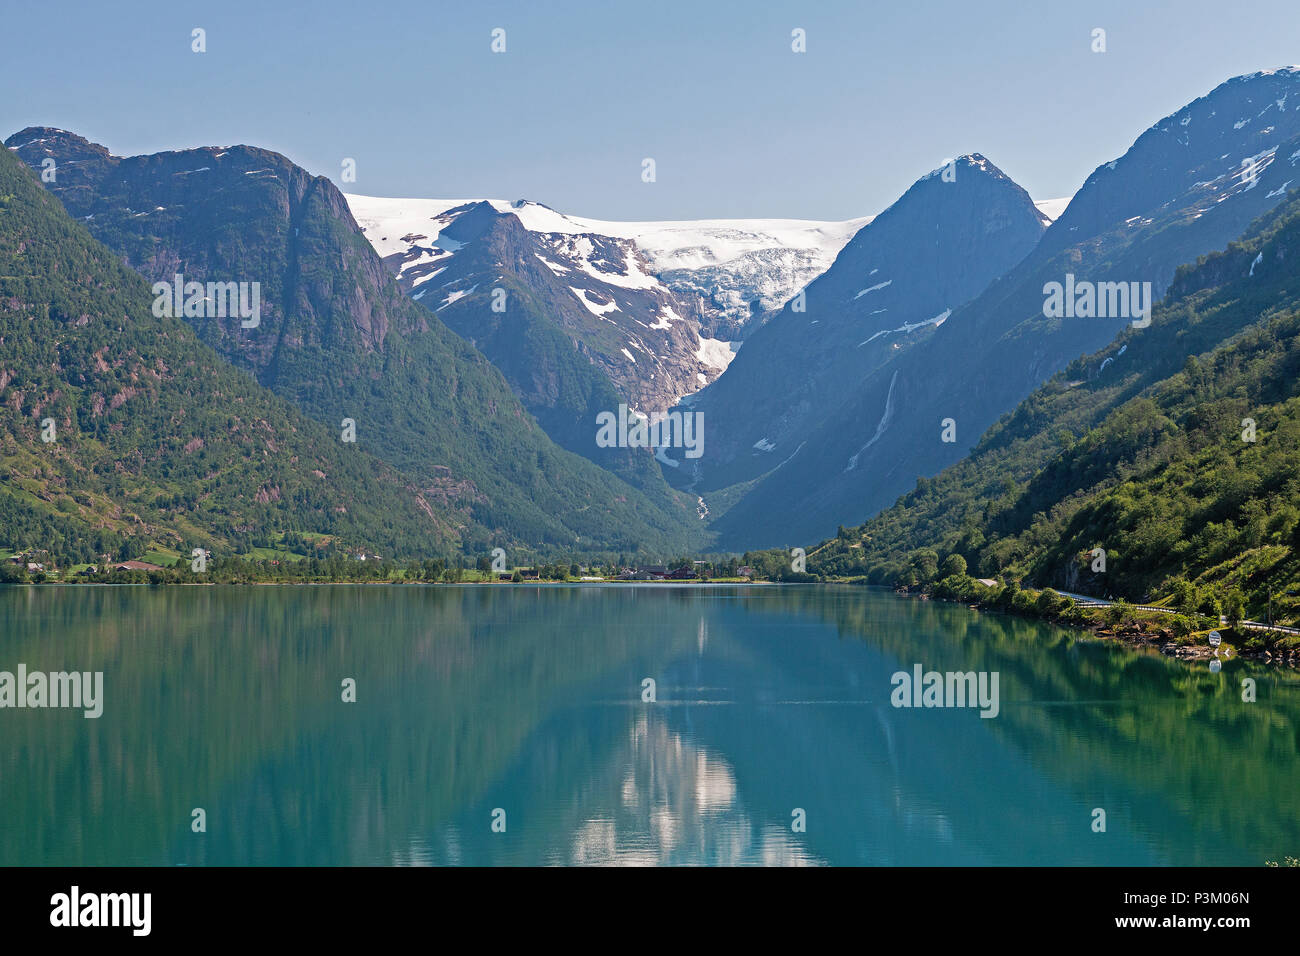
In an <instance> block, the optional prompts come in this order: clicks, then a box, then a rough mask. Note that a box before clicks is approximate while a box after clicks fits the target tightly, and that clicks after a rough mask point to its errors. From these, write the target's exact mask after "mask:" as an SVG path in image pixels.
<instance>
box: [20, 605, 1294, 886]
mask: <svg viewBox="0 0 1300 956" xmlns="http://www.w3.org/2000/svg"><path fill="white" fill-rule="evenodd" d="M20 664H23V665H25V666H26V669H27V671H28V672H32V671H44V672H53V671H70V670H77V671H89V672H95V671H102V672H103V675H104V677H103V688H104V689H103V695H102V696H103V700H102V702H101V703H102V707H103V713H102V715H101V716H100V717H99V718H97V719H87V718H85V717H84V716H83V715H82V712H81V711H80V710H72V709H49V708H46V709H31V708H24V709H16V708H4V709H0V865H5V866H9V865H43V864H51V865H52V864H59V865H110V864H112V865H135V864H151V865H204V864H209V865H338V864H364V865H393V864H395V865H421V864H434V865H444V864H470V865H498V864H500V865H530V864H783V865H799V864H808V865H828V864H829V865H859V864H865V865H873V866H874V865H921V864H935V865H985V864H992V865H999V864H1043V865H1053V864H1062V865H1094V864H1114V865H1208V864H1243V865H1252V866H1255V865H1259V864H1261V863H1263V861H1264V860H1266V859H1279V858H1281V857H1282V856H1284V855H1286V854H1291V855H1300V800H1297V799H1296V789H1295V788H1296V782H1297V780H1300V772H1298V770H1300V764H1298V761H1297V757H1298V755H1300V694H1298V693H1297V692H1298V691H1300V680H1297V677H1296V675H1295V674H1294V673H1292V672H1285V671H1278V670H1276V669H1267V668H1264V667H1261V666H1257V665H1253V664H1250V663H1246V662H1241V661H1237V660H1232V661H1229V662H1226V663H1225V664H1224V665H1223V667H1222V670H1221V671H1219V672H1217V673H1213V672H1211V670H1210V669H1209V667H1208V665H1207V664H1206V663H1204V662H1197V663H1184V662H1180V661H1175V660H1170V659H1166V658H1164V657H1161V656H1160V655H1158V654H1154V653H1151V652H1141V651H1136V650H1133V649H1130V648H1127V647H1124V646H1121V645H1117V644H1113V643H1108V642H1103V641H1099V640H1096V639H1092V638H1090V637H1088V636H1087V635H1080V634H1077V633H1073V632H1069V631H1066V630H1062V629H1060V628H1057V627H1053V626H1050V625H1046V624H1042V623H1039V622H1036V621H1031V620H1026V619H1021V618H1016V617H1011V616H1004V615H1000V614H991V613H984V612H977V611H973V610H970V609H968V608H965V607H962V606H958V605H949V604H943V603H938V602H927V601H917V600H911V599H906V598H900V597H897V596H895V595H893V594H892V593H888V592H881V591H875V590H869V589H861V588H848V587H829V586H818V585H795V586H767V587H762V586H754V587H733V586H689V585H688V586H673V585H664V584H648V585H640V586H638V585H581V586H569V585H542V586H518V585H516V586H463V587H461V586H455V587H452V586H416V585H411V586H319V587H312V586H300V587H168V588H146V587H94V586H84V587H6V588H0V671H7V672H14V673H16V671H17V668H18V665H20ZM916 665H921V667H922V668H923V670H924V671H931V670H933V671H938V672H944V673H946V672H955V673H963V672H981V673H984V674H986V675H991V674H996V675H997V685H996V686H997V689H998V697H999V700H998V708H997V713H996V716H988V717H983V716H981V711H980V710H979V709H977V708H975V707H971V706H965V707H961V706H952V707H896V706H894V705H893V703H892V702H891V696H893V695H894V694H895V683H894V681H893V675H894V674H895V673H897V672H904V673H908V674H911V673H912V672H913V669H914V667H915V666H916ZM1243 678H1250V679H1252V680H1254V681H1255V694H1256V697H1257V699H1256V700H1255V701H1253V702H1246V701H1243V700H1242V686H1243V685H1242V680H1243ZM347 680H351V681H355V701H354V702H353V701H345V700H344V699H343V698H344V696H346V691H345V689H344V682H345V681H347ZM648 680H649V681H653V685H650V684H648V683H647V681H648ZM651 686H652V687H653V697H654V699H653V700H646V699H644V698H645V697H648V696H651V694H650V690H651ZM919 699H920V698H919V697H918V698H917V700H919ZM949 702H951V701H949ZM196 810H202V814H201V819H202V822H203V823H204V824H205V827H206V828H205V830H204V832H195V831H194V827H195V826H196V825H197V824H196V823H195V821H196V820H198V819H199V818H200V817H199V816H196V815H195V811H196ZM1097 810H1101V811H1104V815H1105V816H1104V822H1105V830H1104V832H1098V831H1097V829H1096V827H1097V825H1098V824H1097V821H1099V820H1100V818H1099V817H1098V816H1097V815H1096V813H1095V811H1097Z"/></svg>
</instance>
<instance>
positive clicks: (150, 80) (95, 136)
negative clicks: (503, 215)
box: [0, 0, 1300, 219]
mask: <svg viewBox="0 0 1300 956" xmlns="http://www.w3.org/2000/svg"><path fill="white" fill-rule="evenodd" d="M285 8H289V9H285ZM3 23H4V35H3V36H0V90H3V95H2V96H0V131H2V132H3V135H4V136H8V135H9V134H10V133H12V132H15V131H16V130H18V129H21V128H22V127H24V126H28V125H49V126H58V127H62V128H65V129H70V130H73V131H75V132H78V133H81V134H82V135H85V136H87V137H88V138H90V139H92V140H94V141H96V142H100V143H103V144H104V145H106V146H108V147H109V148H110V149H111V150H112V151H113V152H114V153H117V154H119V155H133V154H136V153H141V152H154V151H157V150H164V149H178V148H185V147H191V146H205V145H229V144H232V143H250V144H254V145H259V146H265V147H268V148H271V149H275V150H278V151H280V152H282V153H284V154H286V155H287V156H289V157H290V158H291V159H293V160H294V161H296V162H298V163H300V164H301V165H303V166H305V167H307V168H308V169H309V170H311V171H312V172H315V173H320V174H324V175H327V176H330V177H331V178H332V179H334V180H335V182H339V179H340V163H341V161H342V159H343V158H344V157H354V158H355V159H356V161H357V182H356V184H355V185H351V184H344V188H345V189H346V190H347V191H352V192H361V193H368V194H372V195H380V196H434V197H442V198H449V197H477V196H488V197H494V198H505V199H517V198H528V199H534V200H537V201H539V202H544V203H547V204H548V205H551V206H554V207H556V208H558V209H561V210H563V211H567V212H572V213H576V214H582V215H587V216H597V217H603V218H608V219H641V218H644V219H673V218H701V217H722V216H782V217H794V218H824V219H843V218H848V217H851V216H858V215H865V214H868V213H875V212H879V211H880V210H881V209H883V208H884V207H885V206H887V205H888V204H889V203H890V202H892V201H893V200H894V199H895V198H897V196H898V195H899V194H900V193H901V192H902V191H903V190H904V189H906V188H907V186H908V185H910V184H911V182H912V181H913V180H915V179H916V178H917V177H918V176H920V175H922V174H923V173H925V172H926V171H927V170H929V169H932V168H934V167H935V166H937V165H939V163H940V162H941V161H942V160H943V159H944V158H945V157H948V156H954V155H958V154H960V153H965V152H981V153H984V154H985V155H986V156H988V157H989V158H990V159H991V160H992V161H993V162H994V163H996V164H997V165H998V166H1000V167H1001V168H1002V169H1003V170H1004V171H1005V172H1007V173H1008V175H1010V176H1011V177H1012V178H1014V179H1015V180H1017V181H1018V182H1019V183H1020V184H1021V185H1023V186H1024V187H1025V188H1026V189H1027V190H1028V191H1029V192H1030V194H1031V195H1033V196H1034V198H1036V199H1047V198H1055V197H1058V196H1066V195H1070V194H1072V193H1073V192H1075V191H1076V190H1077V189H1078V187H1079V186H1080V185H1081V184H1082V182H1083V180H1084V179H1085V178H1086V177H1087V175H1088V173H1089V172H1091V171H1092V170H1093V169H1094V168H1095V167H1096V166H1097V165H1099V164H1100V163H1103V162H1106V161H1109V160H1110V159H1113V158H1115V157H1116V156H1118V155H1120V154H1121V153H1122V152H1123V151H1124V150H1125V149H1127V148H1128V146H1129V144H1130V143H1131V142H1132V140H1133V139H1134V138H1135V137H1136V136H1137V135H1138V134H1140V133H1141V132H1142V131H1143V130H1144V129H1146V128H1147V127H1148V126H1150V125H1151V124H1152V123H1153V122H1155V121H1156V120H1158V119H1159V118H1160V117H1162V116H1165V115H1167V114H1169V113H1171V112H1173V111H1175V110H1177V109H1178V108H1179V107H1181V106H1182V105H1183V104H1185V103H1187V102H1189V101H1190V100H1192V99H1195V98H1196V97H1197V96H1200V95H1203V94H1204V93H1206V92H1208V91H1209V90H1210V89H1212V88H1213V87H1214V86H1216V85H1217V84H1218V83H1220V82H1221V81H1223V80H1224V79H1226V78H1228V77H1230V76H1235V75H1238V74H1241V73H1249V72H1253V71H1255V70H1259V69H1268V68H1273V67H1277V66H1283V65H1288V64H1292V63H1300V4H1297V2H1296V0H1252V2H1251V3H1249V4H1244V5H1243V4H1225V3H1223V2H1222V0H1215V2H1208V0H1184V2H1174V0H1151V2H1143V0H1124V2H1109V0H1102V2H1091V0H1090V2H1087V3H1083V2H1061V0H1039V2H1023V3H1006V2H979V3H970V2H934V3H918V2H914V0H898V2H894V3H888V4H885V3H874V2H864V0H859V2H841V0H816V2H810V0H799V2H771V0H767V2H765V0H752V2H710V0H687V2H679V0H651V2H646V3H632V2H627V0H584V2H563V0H547V2H543V0H526V2H525V0H516V2H511V3H479V2H462V3H447V2H436V0H435V2H424V3H404V2H372V3H363V2H358V0H349V2H338V0H315V2H312V3H294V4H287V3H277V2H274V0H261V2H244V0H223V2H211V0H209V2H205V3H185V2H157V3H155V2H151V0H142V2H132V3H129V4H123V5H119V4H110V3H103V2H96V3H79V2H74V3H71V4H60V5H56V6H53V7H52V6H50V5H48V4H39V3H21V4H9V5H8V8H7V9H6V10H5V13H4V15H3ZM194 27H202V28H204V29H206V31H207V45H208V51H207V52H206V53H204V54H201V55H200V54H195V53H192V52H191V51H190V31H191V29H192V28H194ZM494 27H503V28H504V29H505V30H506V37H507V52H506V53H504V54H493V53H492V52H491V51H490V48H489V45H490V41H491V38H490V33H491V30H492V29H493V28H494ZM795 27H802V28H804V29H805V30H806V31H807V37H808V41H807V42H808V51H807V53H804V54H795V53H792V52H791V50H790V31H791V30H792V29H793V28H795ZM1094 27H1102V28H1104V29H1105V30H1106V31H1107V46H1108V51H1107V52H1106V53H1104V54H1095V53H1093V52H1091V49H1090V45H1091V37H1090V34H1091V31H1092V29H1093V28H1094ZM647 156H648V157H653V158H654V159H655V161H656V163H657V174H658V181H657V182H655V183H654V184H645V183H643V182H641V177H640V173H641V160H642V158H643V157H647Z"/></svg>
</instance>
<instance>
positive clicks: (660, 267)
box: [347, 195, 872, 341]
mask: <svg viewBox="0 0 1300 956" xmlns="http://www.w3.org/2000/svg"><path fill="white" fill-rule="evenodd" d="M347 199H348V204H349V206H351V208H352V214H353V216H354V217H355V218H356V220H357V222H358V223H359V224H360V225H361V227H362V228H363V229H364V230H365V231H366V236H367V237H368V238H369V239H370V241H371V243H372V244H373V245H374V247H375V249H376V250H377V251H378V252H379V254H380V256H381V257H384V258H385V259H387V258H388V257H389V256H393V255H395V254H397V253H403V254H404V255H405V254H407V253H409V252H410V251H412V250H413V249H419V250H420V251H421V252H422V255H420V256H411V257H409V258H404V259H403V260H401V262H402V270H403V272H405V271H407V270H409V269H411V268H414V267H418V266H428V265H432V264H433V263H434V262H435V261H437V260H439V259H445V258H447V257H448V256H450V255H452V254H454V253H455V252H456V251H457V249H458V248H459V246H458V245H457V244H456V243H455V241H454V240H451V241H450V242H448V241H446V239H449V238H450V237H446V238H444V239H443V240H442V241H440V240H439V238H438V232H437V231H436V230H438V229H440V228H445V227H446V226H449V225H450V224H451V223H452V222H453V221H454V220H455V219H456V218H458V217H459V215H461V214H462V213H463V212H464V211H465V210H466V209H469V208H473V207H475V206H477V205H478V204H479V203H485V204H487V205H488V206H490V207H491V208H492V209H494V210H496V211H497V212H499V213H503V214H510V215H514V216H515V217H516V218H518V219H519V221H520V223H521V224H522V225H523V227H524V228H525V229H526V230H528V231H529V232H531V233H534V234H537V235H539V236H547V237H550V238H549V239H548V240H547V241H548V242H549V243H550V244H551V245H552V246H553V247H555V248H556V250H557V252H560V253H562V254H564V255H568V256H572V255H573V254H574V253H575V252H577V253H579V254H581V253H582V252H583V251H585V247H584V246H583V244H581V243H576V242H574V241H572V240H564V239H561V238H560V237H562V236H590V237H604V238H608V239H620V240H628V241H630V242H631V243H632V245H633V246H634V247H635V248H636V250H637V252H638V253H639V257H638V258H640V259H642V260H643V261H644V262H645V264H646V269H647V273H648V274H649V275H650V276H653V277H654V278H655V279H657V280H658V281H659V282H660V283H662V284H663V285H664V286H665V287H666V288H668V289H670V290H671V291H672V292H673V293H675V294H676V295H678V296H680V297H681V299H682V301H683V302H688V303H689V304H690V310H691V311H692V312H693V313H694V314H695V315H696V316H697V318H698V320H699V322H700V324H701V332H702V334H703V335H704V337H706V338H713V339H719V340H725V341H734V340H737V339H741V338H743V337H744V336H745V335H746V334H748V332H749V331H750V329H751V328H752V327H753V325H754V324H755V323H753V322H751V320H752V319H753V318H754V317H756V316H761V315H765V314H767V313H769V312H772V311H775V310H776V309H779V308H780V307H781V306H782V305H784V304H785V303H786V301H787V300H789V299H790V297H791V296H793V295H794V294H795V293H796V292H797V291H798V290H799V289H801V288H803V287H804V286H805V285H807V284H808V283H809V282H811V281H812V280H813V279H814V278H816V277H817V276H819V275H821V273H823V272H825V271H826V269H827V268H829V267H830V264H831V263H832V262H833V261H834V259H835V256H836V255H838V254H839V251H840V249H842V248H843V247H844V245H845V243H847V242H848V241H849V239H851V238H852V237H853V235H854V234H855V233H856V232H857V231H858V230H859V229H861V228H862V227H863V226H865V225H866V224H867V223H869V222H870V221H871V218H872V217H870V216H864V217H861V218H858V219H846V220H843V221H839V222H834V221H827V222H823V221H817V220H807V219H700V220H689V221H666V222H615V221H610V220H603V219H590V218H585V217H580V216H570V215H566V214H564V213H561V212H557V211H556V210H554V209H551V208H550V207H549V206H545V205H542V204H541V203H536V202H529V201H526V200H517V201H515V202H507V201H505V200H500V199H486V200H482V199H480V200H466V199H386V198H379V197H374V196H359V195H348V197H347ZM431 233H432V234H431ZM421 237H423V238H421ZM593 241H595V240H593ZM576 264H577V265H578V267H579V268H580V269H581V270H582V271H588V272H590V271H592V270H590V269H588V268H587V265H586V264H585V263H584V262H583V261H581V260H579V261H578V262H577V263H576ZM595 271H597V272H599V270H595ZM632 281H639V282H644V281H645V280H644V279H633V280H632Z"/></svg>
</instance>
